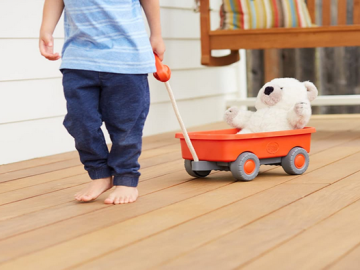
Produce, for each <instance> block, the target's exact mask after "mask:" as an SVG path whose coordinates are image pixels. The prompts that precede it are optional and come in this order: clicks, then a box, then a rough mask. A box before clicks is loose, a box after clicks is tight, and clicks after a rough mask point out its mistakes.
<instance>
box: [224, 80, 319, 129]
mask: <svg viewBox="0 0 360 270" xmlns="http://www.w3.org/2000/svg"><path fill="white" fill-rule="evenodd" d="M317 95H318V90H317V88H316V86H315V85H314V84H313V83H311V82H299V81H298V80H296V79H293V78H281V79H274V80H272V81H271V82H268V83H266V84H265V85H264V86H263V88H261V89H260V91H259V94H258V96H257V98H256V103H255V108H256V112H251V111H241V110H239V109H238V108H237V107H231V108H230V109H228V110H227V111H226V112H225V115H224V120H225V121H226V122H227V123H228V124H229V125H230V126H232V127H235V128H240V129H241V131H240V132H239V134H244V133H255V132H268V131H280V130H291V129H302V128H304V127H305V126H306V124H307V123H308V122H309V120H310V116H311V106H310V102H311V101H313V100H314V99H315V98H316V97H317Z"/></svg>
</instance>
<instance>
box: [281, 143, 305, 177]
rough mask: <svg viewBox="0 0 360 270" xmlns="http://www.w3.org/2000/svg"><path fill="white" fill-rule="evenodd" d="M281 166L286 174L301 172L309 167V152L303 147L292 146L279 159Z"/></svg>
mask: <svg viewBox="0 0 360 270" xmlns="http://www.w3.org/2000/svg"><path fill="white" fill-rule="evenodd" d="M281 166H282V167H283V169H284V171H285V172H287V173H288V174H303V173H304V172H305V171H306V170H307V168H308V167H309V154H308V153H307V152H306V150H305V149H304V148H301V147H294V148H293V149H291V150H290V152H289V153H288V154H287V155H286V157H283V158H282V159H281Z"/></svg>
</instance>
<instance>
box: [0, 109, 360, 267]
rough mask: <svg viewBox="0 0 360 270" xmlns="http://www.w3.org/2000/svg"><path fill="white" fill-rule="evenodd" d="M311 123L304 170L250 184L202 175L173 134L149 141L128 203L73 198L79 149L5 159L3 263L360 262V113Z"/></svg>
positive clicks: (80, 178)
mask: <svg viewBox="0 0 360 270" xmlns="http://www.w3.org/2000/svg"><path fill="white" fill-rule="evenodd" d="M311 125H312V126H315V127H316V128H317V130H318V132H317V133H316V134H314V135H313V140H312V150H311V157H310V166H309V169H308V171H307V172H306V173H305V174H304V175H301V176H290V175H286V174H285V173H284V172H283V170H282V168H280V167H271V166H263V167H262V169H261V173H260V175H259V176H258V177H257V178H256V179H255V180H254V181H252V182H246V183H245V182H234V180H233V178H232V176H231V174H230V173H229V172H215V173H212V174H211V175H210V176H209V177H208V178H206V179H192V178H191V177H189V176H188V175H187V174H186V172H185V171H184V169H183V162H182V160H181V156H180V147H179V142H178V141H177V140H176V139H174V138H173V133H169V134H163V135H159V136H154V137H148V138H146V139H145V140H144V152H143V155H142V157H141V164H142V168H143V169H142V178H141V182H140V185H139V190H140V194H141V196H140V198H139V200H138V201H137V202H136V203H134V204H129V205H122V206H108V205H105V204H103V200H104V198H105V196H106V194H105V195H102V196H101V197H100V198H99V199H98V200H97V201H95V202H92V203H76V202H75V201H73V194H74V193H75V192H76V191H77V190H79V189H80V188H81V187H82V186H83V185H85V184H86V183H87V182H88V181H89V180H88V177H87V175H86V174H85V173H84V171H83V169H82V166H81V165H80V163H79V161H78V157H77V153H75V152H72V153H66V154H61V155H55V156H51V157H46V158H39V159H34V160H30V161H25V162H19V163H16V164H9V165H3V166H1V167H0V269H1V270H5V269H16V270H18V269H30V270H32V269H36V270H39V269H46V270H49V269H51V270H54V269H86V270H89V269H107V270H109V269H127V270H128V269H256V270H258V269H267V270H268V269H276V270H278V269H286V270H288V269H291V270H292V269H306V270H308V269H331V270H335V269H339V270H344V269H360V116H343V117H341V118H336V117H327V118H325V119H324V118H314V119H313V120H312V121H311ZM224 127H225V125H224V124H214V125H210V126H206V127H200V128H198V130H201V129H219V128H224Z"/></svg>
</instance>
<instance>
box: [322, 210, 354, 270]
mask: <svg viewBox="0 0 360 270" xmlns="http://www.w3.org/2000/svg"><path fill="white" fill-rule="evenodd" d="M356 215H359V212H358V213H357V214H356ZM358 226H359V225H358ZM359 227H360V226H359ZM359 265H360V243H358V244H357V245H356V247H354V248H353V249H352V250H350V251H349V252H348V253H347V254H345V255H344V256H343V257H342V258H340V259H339V260H338V261H335V262H334V263H332V264H329V265H328V267H326V268H324V269H326V270H344V269H346V270H358V269H359Z"/></svg>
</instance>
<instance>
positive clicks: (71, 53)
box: [39, 0, 165, 204]
mask: <svg viewBox="0 0 360 270" xmlns="http://www.w3.org/2000/svg"><path fill="white" fill-rule="evenodd" d="M141 7H142V8H143V9H144V11H145V15H146V18H147V21H148V24H149V27H150V31H151V36H150V40H149V38H148V36H147V33H146V31H145V25H144V22H143V19H142V11H141ZM63 11H64V23H65V42H64V46H63V50H62V56H61V58H62V63H61V66H60V70H61V72H62V74H63V87H64V94H65V99H66V102H67V114H66V116H65V119H64V126H65V127H66V129H67V130H68V132H69V133H70V134H71V135H72V136H73V137H74V139H75V147H76V149H77V150H78V152H79V155H80V160H81V162H82V163H83V164H84V167H85V169H86V170H87V172H88V174H89V176H90V178H91V179H93V181H92V182H91V183H90V184H89V185H88V186H87V187H86V188H84V189H83V190H81V191H80V192H78V193H77V194H75V198H76V200H78V201H83V202H87V201H91V200H94V199H96V198H97V197H98V196H99V195H100V194H102V193H103V192H105V191H106V190H108V189H110V188H112V186H115V190H114V191H113V192H112V193H111V194H110V195H109V196H108V198H107V199H106V200H105V203H108V204H122V203H130V202H134V201H135V200H136V199H137V197H138V190H137V188H136V187H137V185H138V181H139V176H140V173H139V168H140V166H139V163H138V158H139V156H140V153H141V143H142V131H143V126H144V122H145V119H146V117H147V114H148V111H149V104H150V98H149V86H148V81H147V74H148V73H151V72H155V71H156V69H155V60H154V55H153V52H155V53H156V54H157V55H158V56H159V58H160V59H161V60H162V58H163V54H164V51H165V46H164V42H163V39H162V37H161V27H160V8H159V0H45V4H44V11H43V21H42V25H41V30H40V44H39V46H40V52H41V54H42V55H43V56H44V57H46V58H47V59H49V60H58V59H60V55H59V54H58V53H54V51H53V46H54V39H53V36H52V35H53V32H54V29H55V27H56V24H57V23H58V21H59V19H60V16H61V14H62V12H63ZM103 122H104V123H105V126H106V128H107V130H108V132H109V134H110V138H111V141H112V147H111V150H110V151H108V148H107V145H106V143H105V139H104V135H103V133H102V130H101V128H100V127H101V125H102V123H103Z"/></svg>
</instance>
